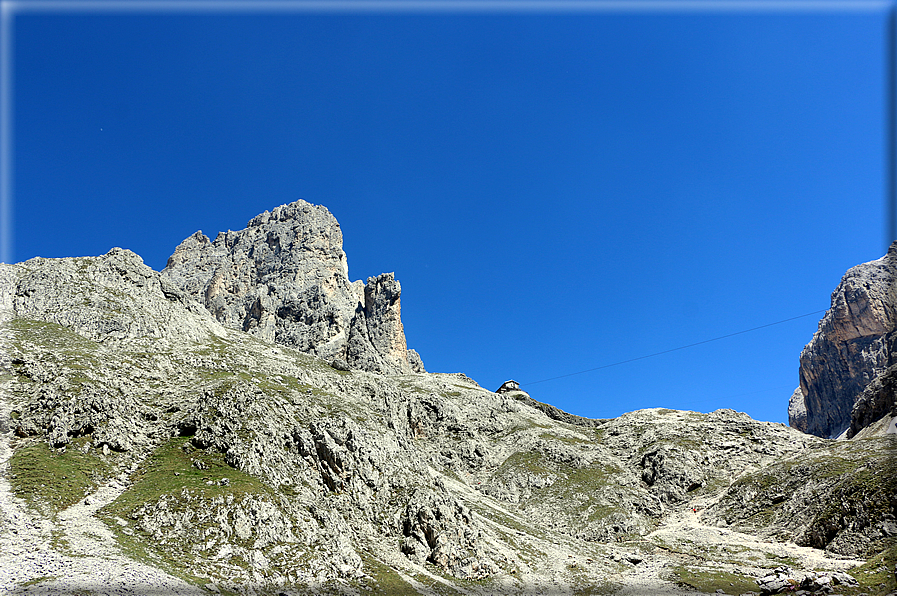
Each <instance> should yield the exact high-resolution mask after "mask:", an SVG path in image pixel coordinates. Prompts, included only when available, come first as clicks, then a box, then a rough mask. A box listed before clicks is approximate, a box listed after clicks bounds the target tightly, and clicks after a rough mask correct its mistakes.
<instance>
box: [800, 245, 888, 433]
mask: <svg viewBox="0 0 897 596" xmlns="http://www.w3.org/2000/svg"><path fill="white" fill-rule="evenodd" d="M895 329H897V242H895V243H893V244H891V246H890V248H889V249H888V253H887V254H886V255H885V256H884V257H882V258H880V259H877V260H875V261H871V262H869V263H863V264H862V265H857V266H856V267H853V268H851V269H850V270H849V271H848V272H847V273H846V274H845V275H844V277H843V278H842V279H841V283H840V284H838V287H837V288H836V289H835V291H834V292H833V293H832V306H831V308H830V309H829V310H828V312H826V313H825V316H824V317H823V318H822V320H821V321H820V322H819V329H818V330H817V331H816V333H815V334H814V335H813V339H812V340H811V341H810V343H809V344H807V346H806V347H805V348H804V350H803V352H802V353H801V356H800V390H801V393H802V394H803V400H804V404H803V405H804V409H805V411H806V422H805V424H806V426H805V428H802V430H805V432H807V433H810V434H813V435H817V436H820V437H836V436H838V435H840V434H841V433H843V432H844V431H845V430H847V429H848V428H849V427H850V426H851V416H852V413H853V410H854V406H855V404H857V400H858V398H859V396H860V394H862V392H863V390H864V389H865V388H866V386H867V385H869V383H871V382H872V381H873V379H875V378H876V377H877V376H878V375H880V374H882V373H883V372H884V371H885V369H886V368H888V367H889V366H891V365H893V364H895V360H897V353H895V351H894V348H895V345H897V339H895ZM890 399H891V400H893V393H892V394H891V396H890ZM793 400H798V401H799V400H800V397H799V396H798V394H797V393H795V395H794V396H792V401H793ZM880 401H881V400H878V401H877V402H876V403H879V402H880ZM870 403H871V402H870ZM885 409H887V408H885ZM792 410H793V411H794V412H800V410H801V408H800V407H799V404H794V405H789V421H790V422H791V424H792V426H795V427H796V428H801V427H802V426H803V424H804V423H803V422H801V419H800V416H795V417H794V418H792V417H791V415H790V412H791V411H792ZM868 417H869V416H866V415H865V414H864V413H863V412H860V413H859V414H858V419H860V420H865V419H866V418H868Z"/></svg>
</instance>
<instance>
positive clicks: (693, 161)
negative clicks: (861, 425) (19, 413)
mask: <svg viewBox="0 0 897 596" xmlns="http://www.w3.org/2000/svg"><path fill="white" fill-rule="evenodd" d="M675 4H676V3H673V5H671V6H674V5H675ZM724 4H725V3H713V4H712V6H716V7H717V8H719V7H720V6H722V5H724ZM811 4H812V5H814V6H818V8H817V9H812V10H791V11H776V10H750V9H747V10H731V11H730V10H688V11H686V10H675V9H674V10H663V11H661V10H654V11H652V10H638V11H618V12H602V11H597V10H586V9H582V7H583V6H585V5H582V4H580V5H577V6H579V7H580V8H579V9H572V10H567V11H557V10H555V11H552V10H550V9H548V8H545V9H542V10H535V11H523V10H519V8H520V6H521V5H519V4H518V5H516V7H517V8H515V5H514V4H513V3H511V4H506V5H500V6H498V5H496V6H498V8H496V10H494V11H491V12H490V11H475V12H474V11H467V12H465V11H464V10H460V9H459V10H436V8H439V7H438V5H436V4H433V5H430V9H427V8H426V6H424V8H422V9H421V10H417V11H407V10H393V11H390V10H373V11H363V12H359V11H354V12H353V11H331V12H328V11H327V10H323V11H303V10H295V11H280V10H278V11H275V12H269V13H264V12H259V11H242V12H237V13H235V12H230V11H227V10H222V11H216V10H207V11H199V12H197V13H192V14H186V13H183V12H181V13H165V12H163V11H150V12H142V11H130V12H126V13H122V12H115V11H111V12H110V11H105V12H97V11H85V12H74V11H69V12H59V11H58V10H57V11H50V10H47V11H34V10H32V11H29V10H28V6H29V3H27V2H25V3H21V4H19V5H17V7H18V9H19V10H18V12H17V13H16V16H15V20H14V22H13V26H12V29H13V32H14V37H13V39H14V41H13V47H14V62H13V66H14V77H15V78H14V81H15V85H14V87H12V88H11V89H12V94H11V95H12V99H13V100H14V113H13V122H14V136H13V137H12V145H13V147H14V162H13V163H14V170H13V171H14V178H13V180H14V182H13V184H14V186H13V195H12V196H13V199H14V200H13V202H12V203H11V205H10V207H11V211H12V214H13V219H12V220H11V221H12V231H13V233H14V235H13V236H12V242H11V243H10V244H11V247H12V254H11V257H10V259H9V260H12V261H21V260H25V259H28V258H30V257H33V256H37V255H39V256H44V257H63V256H82V255H98V254H103V253H105V252H106V251H108V250H109V249H110V248H111V247H113V246H121V247H125V248H129V249H131V250H134V251H135V252H137V253H138V254H140V255H141V256H142V257H143V258H144V260H145V261H146V263H147V264H148V265H150V266H151V267H153V268H154V269H157V270H160V269H162V268H163V267H164V266H165V262H166V260H167V258H168V256H169V255H170V254H171V253H172V251H173V250H174V248H175V246H177V244H178V243H179V242H180V241H181V240H182V239H184V238H185V237H187V236H188V235H190V234H192V233H193V232H195V231H196V230H198V229H202V230H203V232H205V233H206V234H207V235H210V236H212V237H214V235H215V234H216V233H217V232H218V231H221V230H227V229H241V228H243V227H245V225H246V222H247V221H248V220H249V219H250V218H252V217H253V216H254V215H256V214H258V213H260V212H262V211H264V210H265V209H271V208H273V207H275V206H277V205H279V204H283V203H287V202H290V201H293V200H295V199H297V198H304V199H306V200H308V201H310V202H312V203H316V204H323V205H326V206H327V207H328V209H330V211H331V212H332V213H333V214H334V215H335V216H336V218H337V219H338V220H339V222H340V224H341V226H342V229H343V233H344V237H345V244H344V248H345V250H346V253H347V254H348V258H349V275H350V278H351V279H366V278H367V277H368V276H371V275H376V274H378V273H381V272H384V271H394V272H395V273H396V276H397V278H398V279H399V280H400V281H401V283H402V288H403V293H402V311H403V321H404V325H405V331H406V335H407V338H408V344H409V346H410V347H413V348H415V349H417V350H418V351H419V352H420V354H421V355H422V357H423V360H424V363H425V364H426V366H427V368H428V370H431V371H438V372H455V371H462V372H464V373H466V374H468V375H470V376H471V377H473V378H474V379H476V380H477V381H478V382H480V383H481V384H482V385H484V386H485V387H487V388H490V389H495V388H497V387H498V386H499V385H500V384H501V382H502V381H504V380H505V379H508V378H515V379H517V380H519V381H520V382H521V383H522V384H523V387H524V388H525V389H527V390H529V391H530V393H531V394H532V395H533V397H534V398H536V399H539V400H541V401H545V402H548V403H551V404H554V405H556V406H558V407H560V408H563V409H565V410H567V411H571V412H574V413H577V414H581V415H584V416H593V417H610V416H617V415H619V414H621V413H623V412H626V411H630V410H634V409H638V408H642V407H655V406H663V407H671V408H681V409H691V410H698V411H712V410H714V409H716V408H720V407H731V408H734V409H736V410H740V411H745V412H748V413H749V414H750V415H752V416H753V417H755V418H758V419H762V420H772V421H780V422H782V421H786V418H787V414H786V409H787V400H788V397H789V395H790V394H791V391H792V390H793V389H794V387H796V386H797V384H798V375H797V370H798V358H799V354H800V350H801V349H802V348H803V346H804V345H805V344H806V343H807V342H808V341H809V340H810V338H811V337H812V335H813V332H814V330H815V329H816V325H817V322H818V319H819V317H820V316H821V315H815V316H811V317H805V318H802V319H798V320H795V321H791V322H788V323H784V324H782V325H776V326H773V327H768V328H765V329H761V330H758V331H754V332H751V333H745V334H742V335H738V336H735V337H731V338H728V339H724V340H720V341H716V342H711V343H707V344H703V345H700V346H696V347H694V348H689V349H686V350H680V351H677V352H673V353H670V354H666V355H662V356H658V357H655V358H648V359H644V360H639V361H637V362H633V363H629V364H623V365H620V366H614V367H610V368H606V369H603V370H599V371H593V372H590V373H585V374H579V375H574V376H569V377H565V378H562V379H556V380H552V381H547V382H541V383H540V382H537V381H541V380H543V379H548V378H552V377H557V376H560V375H566V374H569V373H574V372H577V371H581V370H585V369H591V368H595V367H600V366H603V365H606V364H610V363H614V362H618V361H622V360H628V359H631V358H638V357H641V356H644V355H647V354H652V353H655V352H660V351H664V350H668V349H671V348H676V347H679V346H682V345H686V344H691V343H695V342H700V341H703V340H706V339H710V338H713V337H717V336H722V335H726V334H730V333H734V332H738V331H741V330H744V329H748V328H753V327H757V326H760V325H765V324H767V323H771V322H774V321H779V320H782V319H788V318H790V317H795V316H798V315H802V314H804V313H809V312H812V311H817V310H821V309H825V308H827V307H828V306H829V296H830V293H831V292H832V290H834V288H835V287H836V285H837V284H838V281H839V280H840V278H841V276H842V275H843V273H844V272H845V271H846V270H847V269H848V268H849V267H851V266H853V265H856V264H858V263H861V262H864V261H869V260H872V259H875V258H878V257H880V256H881V255H882V254H883V250H884V238H883V229H884V227H885V226H884V211H885V210H884V206H883V195H884V189H885V157H884V149H885V140H886V139H885V135H884V125H885V107H884V104H885V78H884V69H885V65H884V62H885V51H884V47H885V46H884V43H885V42H884V33H885V22H886V7H887V6H888V5H887V4H886V3H880V4H869V3H866V4H863V3H856V4H855V6H857V7H859V8H858V9H857V10H846V9H844V5H843V4H838V5H833V4H825V3H811ZM374 6H376V3H374ZM708 6H711V5H708ZM434 7H435V8H434ZM870 7H871V8H870ZM587 8H588V7H587Z"/></svg>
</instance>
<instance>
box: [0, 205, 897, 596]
mask: <svg viewBox="0 0 897 596" xmlns="http://www.w3.org/2000/svg"><path fill="white" fill-rule="evenodd" d="M288 207H290V208H293V209H295V210H296V212H295V213H291V214H288V215H284V214H283V209H280V210H277V209H276V210H275V211H274V212H273V213H272V214H267V215H265V214H263V216H260V218H256V219H254V220H253V222H258V223H256V224H253V223H252V222H251V223H250V226H249V228H247V230H246V231H244V232H245V233H246V234H248V236H246V237H240V240H239V241H237V240H235V238H237V236H231V239H232V240H233V242H232V243H231V244H230V245H229V244H228V243H229V242H230V241H228V234H225V235H223V236H219V240H221V242H220V243H219V245H218V246H217V247H216V246H215V243H212V242H206V241H203V240H202V238H200V237H197V236H194V237H193V240H191V239H188V240H187V241H185V243H191V242H196V243H198V245H199V247H198V248H196V247H193V248H190V247H189V246H188V247H187V248H184V244H182V245H181V247H179V249H178V251H179V252H176V253H175V255H174V256H173V257H172V261H171V262H170V263H169V267H168V268H167V269H166V271H165V272H163V273H162V274H159V273H156V272H154V271H152V270H150V269H149V268H147V267H146V266H145V265H143V263H142V262H141V261H140V259H139V257H137V256H136V255H134V254H133V253H130V252H128V251H123V250H120V249H114V250H112V251H110V252H109V253H108V254H107V255H104V256H102V257H91V258H83V259H32V260H30V261H26V262H24V263H20V264H17V265H13V266H6V265H0V321H2V323H0V342H2V349H0V387H2V391H0V512H2V515H0V547H2V548H0V591H3V590H5V591H6V592H8V593H13V594H26V593H27V594H32V593H34V594H37V593H43V594H58V593H69V594H83V593H84V592H90V593H91V594H120V593H140V594H195V593H207V594H212V593H240V594H288V595H292V594H307V593H330V594H362V593H380V594H411V593H420V594H482V595H485V594H505V593H507V594H537V593H541V594H610V593H617V594H649V595H650V594H672V593H683V594H697V593H715V592H716V591H717V590H722V591H723V592H725V593H730V594H743V593H746V592H748V591H754V592H760V591H761V588H763V587H765V589H766V590H767V591H778V590H779V589H780V588H781V589H786V588H787V587H790V586H792V585H802V586H804V587H806V588H808V589H813V590H816V591H818V592H820V593H821V591H822V590H823V589H824V587H825V586H826V585H831V584H837V588H838V590H839V592H840V593H842V594H859V593H861V592H864V593H867V594H885V593H887V592H888V591H890V590H894V589H895V588H897V585H895V583H894V578H893V567H894V564H895V556H897V526H895V514H897V497H895V495H897V484H895V482H897V479H895V477H894V475H893V474H892V473H890V469H891V468H889V466H890V465H891V464H892V463H893V461H894V456H895V450H897V444H895V443H897V441H895V437H894V436H892V435H888V436H873V437H869V438H857V439H854V440H852V441H839V442H833V441H828V440H825V439H822V438H818V437H814V436H811V435H808V434H804V433H801V432H799V431H797V430H795V429H792V428H788V427H786V426H784V425H781V424H773V423H766V422H758V421H755V420H752V419H751V418H749V417H748V416H746V415H745V414H740V413H737V412H734V411H731V410H719V411H716V412H712V413H710V414H701V413H697V412H680V411H675V410H666V409H651V410H641V411H637V412H632V413H629V414H626V415H624V416H621V417H620V418H617V419H613V420H588V419H584V418H580V417H577V416H573V415H570V414H567V413H565V412H561V411H560V410H557V409H556V408H553V407H551V406H548V405H547V404H541V403H539V402H538V401H536V400H534V399H533V398H532V397H530V396H529V395H528V394H526V393H524V392H522V391H510V392H506V393H501V394H498V393H493V392H491V391H488V390H485V389H483V388H481V387H480V386H478V385H477V383H476V382H474V381H473V380H471V379H470V378H468V377H466V376H464V375H463V374H460V373H456V374H439V373H425V372H412V371H410V370H407V369H406V370H405V372H404V373H402V374H398V373H396V372H393V373H392V374H383V373H380V372H372V371H370V370H364V368H366V367H362V366H359V365H358V363H359V361H360V360H359V359H358V358H355V357H353V356H352V355H351V354H352V353H351V352H350V346H351V345H352V344H351V341H350V339H351V337H352V334H353V332H352V328H353V325H356V326H357V327H358V328H359V329H361V325H362V323H363V324H364V325H365V326H366V328H367V341H369V344H370V345H369V346H368V345H365V347H364V350H363V351H362V352H360V353H366V354H370V355H371V357H372V358H379V360H375V361H376V362H380V363H386V362H392V364H389V366H386V365H385V364H384V365H383V367H384V370H388V369H389V367H392V366H394V367H395V368H393V369H391V370H393V371H396V370H398V369H399V368H401V366H400V365H399V364H395V362H396V360H388V359H385V357H384V354H387V355H389V354H392V357H395V358H398V356H396V354H399V353H400V352H399V351H397V350H398V349H399V348H397V347H396V343H395V342H394V341H393V340H394V339H395V338H396V337H398V335H397V334H398V330H400V326H399V325H396V324H395V323H396V322H397V320H398V319H397V316H398V310H397V309H395V310H393V311H392V312H394V313H395V315H396V317H395V318H391V315H390V310H389V308H390V306H389V305H390V304H397V301H396V302H395V303H394V302H392V298H391V297H392V296H393V295H394V296H395V298H396V299H397V298H398V296H397V294H398V291H397V290H396V291H395V292H393V290H391V289H390V287H391V285H390V281H389V280H387V281H386V282H385V283H380V282H378V281H377V279H374V280H373V281H370V280H369V282H368V284H367V286H365V287H364V288H363V289H364V291H365V295H364V296H363V297H364V302H362V293H361V289H362V287H361V286H360V284H358V282H356V285H355V286H352V285H350V284H348V282H347V281H346V284H343V281H344V280H346V277H345V273H344V269H340V271H343V273H342V274H340V275H334V274H333V271H332V268H331V266H336V265H339V263H340V262H343V263H344V262H345V257H344V256H342V257H340V256H339V255H340V254H341V249H339V250H337V249H338V247H337V248H334V247H335V246H336V242H335V240H334V238H336V237H337V233H338V228H335V229H334V228H333V227H332V226H330V225H329V224H327V225H324V224H323V223H322V224H321V225H320V226H319V227H318V228H314V229H318V230H319V233H322V234H325V235H328V238H329V240H326V241H325V240H322V239H316V238H314V237H313V234H312V233H311V232H309V235H307V236H302V240H301V241H295V242H294V243H293V244H292V248H290V249H289V250H291V251H299V252H303V251H305V252H308V253H309V258H310V259H312V260H313V261H315V262H313V263H311V264H309V263H305V264H303V263H302V259H301V258H299V257H297V256H296V255H292V256H290V255H281V256H279V257H278V258H277V259H275V255H273V252H272V255H269V257H265V258H261V257H259V259H260V260H259V261H252V262H253V263H255V264H247V263H246V262H245V261H246V259H249V260H252V259H255V257H257V256H258V251H256V250H253V251H252V254H250V251H249V250H248V249H247V248H246V247H247V246H248V244H247V243H249V241H248V240H246V239H245V238H247V237H252V238H262V237H263V236H264V238H268V237H269V232H270V231H271V230H267V231H265V230H264V229H263V227H264V226H265V225H269V224H270V225H272V226H273V225H274V223H272V221H274V222H287V223H285V225H286V226H287V227H289V229H290V230H293V231H294V232H293V233H295V230H296V229H299V228H302V226H304V225H306V224H308V225H311V224H309V222H310V221H320V222H326V221H330V220H332V217H331V216H329V213H326V212H325V211H321V210H320V209H319V208H313V207H311V206H308V205H307V204H293V205H291V206H288ZM275 213H276V214H277V215H274V214H275ZM328 217H329V218H330V219H328ZM301 222H305V223H301ZM256 228H258V229H256ZM277 229H278V230H280V229H286V228H277ZM310 229H311V228H310ZM334 230H335V231H334ZM230 234H231V235H233V234H238V233H233V232H231V233H230ZM278 237H279V238H280V240H279V242H280V246H281V252H283V250H284V249H283V246H288V245H289V244H288V242H287V240H286V239H287V238H293V239H295V238H299V234H298V233H297V234H296V235H295V236H287V234H286V232H283V234H282V235H279V236H278ZM222 238H223V239H222ZM216 242H218V240H216ZM250 244H251V243H250ZM265 244H266V246H267V242H266V243H265ZM271 244H272V246H275V247H276V246H277V245H278V242H276V241H274V240H272V241H271ZM237 246H242V247H243V248H239V251H244V250H245V251H246V252H245V253H240V252H239V251H238V249H237V248H235V247H237ZM303 247H306V248H303ZM307 247H318V248H316V249H314V250H312V249H308V248H307ZM238 254H245V255H246V256H245V258H242V257H241V258H237V257H235V256H233V255H238ZM321 254H325V255H330V257H327V258H325V257H322V256H321ZM269 258H270V262H271V263H274V262H275V260H276V261H277V262H278V263H280V264H279V265H277V267H281V269H280V270H279V271H280V273H279V275H278V276H274V277H266V278H265V279H266V283H267V284H268V286H267V287H268V288H270V287H272V286H273V287H274V288H275V289H274V290H271V291H270V292H269V293H268V294H265V296H267V298H263V297H262V290H260V289H259V288H258V287H257V286H256V287H255V289H252V288H249V286H248V285H241V284H243V283H244V281H245V280H249V279H257V278H259V277H256V278H254V277H253V276H256V275H261V274H258V271H261V270H264V267H265V266H264V264H265V263H267V262H269V261H266V260H265V259H269ZM327 259H330V260H329V261H328V260H327ZM340 259H342V261H341V260H340ZM222 263H223V265H222ZM259 263H262V264H261V265H259ZM321 263H329V265H327V266H326V267H325V266H324V265H323V264H321ZM340 266H341V265H340ZM234 267H236V271H238V272H241V271H242V272H249V273H246V274H245V275H244V273H239V274H238V273H235V269H234ZM271 267H275V265H271ZM175 271H180V272H181V274H180V275H181V277H178V276H177V275H175V273H174V272H175ZM199 271H203V272H204V273H199ZM213 271H214V272H219V271H223V273H220V275H219V274H218V273H210V272H213ZM286 271H292V272H293V273H291V274H288V273H286ZM297 272H303V273H302V275H301V276H300V275H298V274H297ZM206 275H208V278H207V277H206ZM284 276H285V279H286V280H284ZM322 276H323V277H322ZM214 279H220V280H224V281H222V282H221V283H222V284H224V285H222V286H220V287H222V288H232V289H233V291H224V290H214V288H215V287H218V286H216V283H218V282H215V283H212V281H210V280H214ZM259 279H260V278H259ZM310 279H314V280H317V281H316V282H314V283H313V282H311V281H308V280H310ZM378 279H379V278H378ZM240 280H243V281H240ZM297 280H298V281H297ZM302 280H306V281H302ZM322 280H323V281H322ZM302 284H306V285H302ZM315 284H317V285H315ZM300 287H303V288H306V290H307V291H306V293H305V294H302V296H304V298H303V297H300V293H299V292H298V291H295V292H294V293H293V294H290V292H293V291H294V290H295V288H300ZM346 287H348V288H349V290H346ZM181 288H183V289H181ZM210 288H213V290H210ZM291 288H292V289H291ZM312 288H318V289H312ZM352 288H355V289H352ZM222 291H223V292H224V293H223V294H222V293H221V292H222ZM344 291H345V293H344ZM216 292H218V293H216ZM241 292H242V294H241ZM367 292H370V294H371V298H370V299H368V298H367V296H366V293H367ZM210 294H211V295H212V297H211V298H208V296H209V295H210ZM384 294H385V296H384ZM193 296H198V297H199V298H200V299H201V300H202V301H201V302H199V301H194V300H193V299H192V297H193ZM313 297H317V298H314V300H313V299H312V298H313ZM344 298H345V300H346V301H349V300H354V299H355V298H358V301H357V303H356V307H355V311H353V312H355V313H356V315H355V317H354V318H352V319H351V320H350V321H349V325H348V328H347V327H346V326H344V324H345V321H346V319H340V318H339V317H341V316H342V315H341V314H339V313H340V312H343V311H339V309H337V308H336V305H337V304H343V303H342V302H340V301H342V300H343V299H344ZM258 300H261V301H262V302H264V300H271V301H272V302H268V303H266V304H267V305H263V307H260V309H257V312H258V313H259V315H258V316H256V315H253V314H252V308H251V305H252V304H255V301H258ZM305 300H309V301H310V302H304V301H305ZM315 300H317V302H315ZM279 301H282V302H279ZM247 304H249V305H250V308H249V309H248V310H243V311H241V310H240V309H245V307H246V305H247ZM273 304H280V305H287V304H292V305H293V306H295V307H296V308H300V307H299V306H297V305H301V304H304V305H305V306H302V307H301V308H305V307H306V306H308V305H309V304H316V305H318V306H320V307H321V308H326V307H327V305H330V306H332V307H333V308H332V309H331V310H329V311H327V312H329V313H331V314H332V315H333V316H332V319H331V318H328V317H325V318H324V319H323V320H322V319H319V318H314V317H316V316H317V315H316V314H311V315H309V316H308V317H305V318H303V317H297V316H292V315H291V316H290V317H286V316H284V317H279V315H278V312H279V310H280V308H281V306H277V307H275V306H271V305H273ZM361 304H371V305H375V306H374V307H372V308H370V309H369V310H366V307H361V310H360V311H359V307H360V305H361ZM378 304H379V305H381V306H384V305H385V306H384V307H383V308H380V307H377V306H376V305H378ZM205 305H208V308H209V310H207V309H206V307H205ZM284 308H286V307H284ZM290 308H292V307H290ZM210 311H211V313H214V315H215V316H213V315H212V314H211V313H210ZM247 312H248V313H249V314H246V313H247ZM359 312H363V313H364V318H361V317H360V316H358V313H359ZM222 313H224V314H222ZM234 313H238V314H234ZM239 313H243V314H239ZM240 316H242V317H244V318H243V319H239V317H240ZM245 317H249V318H248V320H249V321H250V324H248V325H246V326H245V329H246V330H245V331H244V325H243V324H242V323H239V320H242V321H244V322H245V321H246V320H247V319H246V318H245ZM253 321H255V323H253ZM338 321H342V322H339V323H338ZM372 321H373V323H372ZM238 323H239V324H238ZM339 325H343V326H341V327H340V326H339ZM253 330H256V331H253ZM334 330H336V331H334ZM339 330H342V331H344V333H343V335H342V336H340V331H339ZM247 331H248V332H247ZM331 332H332V333H331ZM279 333H281V334H282V335H278V334H279ZM266 334H273V335H266ZM279 337H281V338H289V339H287V340H285V341H283V342H280V340H279V339H278V338H279ZM340 337H345V350H346V351H345V356H343V352H342V351H341V350H342V349H343V348H341V347H339V346H341V345H343V344H342V343H341V341H342V340H341V339H338V338H340ZM312 338H317V339H314V340H313V339H312ZM335 338H336V339H335ZM390 338H392V339H390ZM381 340H383V341H381ZM315 341H320V342H322V343H319V344H315ZM290 342H295V343H290ZM398 345H399V347H401V348H402V349H404V348H403V346H402V344H401V343H400V344H398ZM322 346H323V347H322ZM378 346H381V347H378ZM382 346H392V347H387V348H382ZM333 350H335V351H333ZM316 354H317V355H316ZM321 356H324V358H322V357H321ZM335 359H345V360H346V361H347V362H346V364H348V363H349V362H352V363H353V364H354V366H352V367H343V366H341V364H342V363H339V362H337V363H334V360H335ZM333 364H337V366H336V367H334V366H333ZM343 368H350V370H342V369H343ZM372 368H373V367H372ZM843 572H847V573H848V574H849V575H842V574H843ZM854 579H855V580H858V581H859V585H854ZM758 582H759V583H758Z"/></svg>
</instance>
